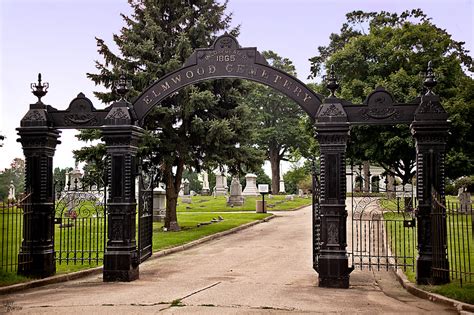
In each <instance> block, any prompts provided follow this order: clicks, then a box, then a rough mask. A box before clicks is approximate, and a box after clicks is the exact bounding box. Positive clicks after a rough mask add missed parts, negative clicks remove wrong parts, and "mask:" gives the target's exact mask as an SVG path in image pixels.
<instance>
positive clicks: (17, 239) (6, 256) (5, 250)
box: [0, 193, 31, 272]
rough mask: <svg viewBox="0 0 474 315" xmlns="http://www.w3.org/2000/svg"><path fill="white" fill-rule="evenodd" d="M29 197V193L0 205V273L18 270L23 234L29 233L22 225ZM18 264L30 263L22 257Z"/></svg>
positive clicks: (28, 204) (27, 209)
mask: <svg viewBox="0 0 474 315" xmlns="http://www.w3.org/2000/svg"><path fill="white" fill-rule="evenodd" d="M30 196H31V193H29V194H26V195H25V196H23V197H22V198H21V199H19V200H18V201H14V202H2V204H1V205H0V207H1V208H0V226H1V228H2V231H1V235H0V236H1V244H0V250H1V252H0V258H1V259H0V271H3V272H16V271H17V270H18V264H19V261H18V253H19V252H20V248H21V243H22V241H23V233H24V231H25V233H27V232H28V231H29V229H28V228H27V227H26V226H25V224H24V220H23V214H24V213H27V212H28V211H29V210H30V209H29V208H30V202H29V201H30ZM20 263H22V264H28V263H30V261H29V260H28V258H27V257H23V260H22V261H21V262H20Z"/></svg>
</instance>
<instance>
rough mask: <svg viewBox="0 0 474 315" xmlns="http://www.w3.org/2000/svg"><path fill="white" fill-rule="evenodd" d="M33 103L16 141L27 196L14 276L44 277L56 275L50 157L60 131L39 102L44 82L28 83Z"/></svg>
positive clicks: (43, 91) (44, 90) (52, 154)
mask: <svg viewBox="0 0 474 315" xmlns="http://www.w3.org/2000/svg"><path fill="white" fill-rule="evenodd" d="M32 88H33V89H34V91H33V94H35V95H36V96H37V97H38V102H37V103H36V104H31V105H30V110H29V111H28V113H27V114H26V115H25V116H24V117H23V119H22V120H21V127H20V128H17V130H18V135H19V136H20V138H19V139H18V141H19V142H21V145H22V147H23V153H24V155H25V193H26V194H29V193H31V195H30V197H28V198H26V200H25V203H24V209H23V210H24V214H23V241H22V243H21V248H20V253H19V254H18V273H19V274H21V275H25V276H29V277H35V278H45V277H48V276H51V275H54V274H55V273H56V263H55V260H54V197H53V196H54V194H53V156H54V151H55V149H56V145H57V144H59V143H60V141H59V140H58V138H59V134H60V131H58V130H57V129H55V128H52V127H50V126H51V125H52V123H51V121H50V119H49V116H48V110H47V108H48V107H47V105H45V104H43V103H42V102H41V97H42V96H44V95H45V94H46V90H47V88H48V85H47V83H46V84H42V83H41V75H39V76H38V84H32Z"/></svg>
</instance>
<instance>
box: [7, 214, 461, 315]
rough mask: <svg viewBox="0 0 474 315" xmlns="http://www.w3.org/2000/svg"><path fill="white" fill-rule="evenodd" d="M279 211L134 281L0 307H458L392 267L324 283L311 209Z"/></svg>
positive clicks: (61, 289)
mask: <svg viewBox="0 0 474 315" xmlns="http://www.w3.org/2000/svg"><path fill="white" fill-rule="evenodd" d="M277 215H278V217H277V218H275V219H273V220H270V221H269V222H267V223H262V224H258V225H256V226H253V227H251V228H249V229H246V230H243V231H241V232H238V233H236V234H232V235H229V236H226V237H223V238H221V239H218V240H214V241H211V242H209V243H205V244H202V245H200V246H198V247H195V248H192V249H189V250H186V251H183V252H179V253H175V254H172V255H169V256H165V257H160V258H158V259H152V260H149V261H147V262H145V263H143V264H142V265H141V266H140V279H139V280H137V281H134V282H131V283H104V282H102V276H90V277H87V278H82V279H80V280H75V281H69V282H65V283H61V284H54V285H49V286H45V287H42V288H36V289H30V290H27V291H24V292H20V293H16V294H12V295H5V296H0V304H1V305H2V306H1V308H0V313H2V312H7V311H9V312H13V313H30V314H43V313H47V314H66V313H81V314H123V313H128V314H130V313H132V314H144V313H158V312H163V313H197V314H203V313H204V314H208V313H210V314H233V313H238V314H241V313H245V314H254V313H256V314H260V313H289V312H291V313H293V312H294V313H334V312H336V313H370V314H375V313H384V314H385V313H406V314H420V313H436V314H442V313H455V311H454V310H453V309H449V308H447V307H446V306H442V305H438V304H435V303H432V302H430V301H427V300H423V299H419V298H417V297H415V296H412V295H411V294H409V293H407V292H406V291H405V290H404V289H403V288H402V287H401V286H400V285H399V284H398V283H397V281H396V280H395V278H394V277H393V276H392V275H391V274H390V273H389V272H378V273H373V272H371V271H358V270H356V271H354V272H353V273H352V274H351V287H350V288H349V289H327V288H319V287H318V286H317V283H318V281H317V280H318V279H317V277H318V275H317V273H316V272H315V271H314V270H313V269H312V266H311V265H312V263H311V211H310V208H309V207H308V208H305V209H302V210H299V211H294V212H277ZM224 218H225V216H224Z"/></svg>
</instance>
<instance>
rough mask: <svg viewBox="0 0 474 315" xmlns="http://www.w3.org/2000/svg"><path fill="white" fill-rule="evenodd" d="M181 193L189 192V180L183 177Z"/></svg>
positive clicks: (186, 193) (187, 193)
mask: <svg viewBox="0 0 474 315" xmlns="http://www.w3.org/2000/svg"><path fill="white" fill-rule="evenodd" d="M183 193H184V195H185V196H187V195H189V194H190V193H191V191H190V188H189V180H188V179H187V178H185V179H184V181H183Z"/></svg>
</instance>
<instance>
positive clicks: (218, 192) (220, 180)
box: [214, 172, 227, 196]
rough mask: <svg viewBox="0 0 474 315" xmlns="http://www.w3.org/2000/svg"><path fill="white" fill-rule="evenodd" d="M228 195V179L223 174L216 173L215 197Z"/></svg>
mask: <svg viewBox="0 0 474 315" xmlns="http://www.w3.org/2000/svg"><path fill="white" fill-rule="evenodd" d="M225 195H227V178H226V176H225V175H224V174H223V173H220V172H218V173H216V187H214V196H225Z"/></svg>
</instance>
